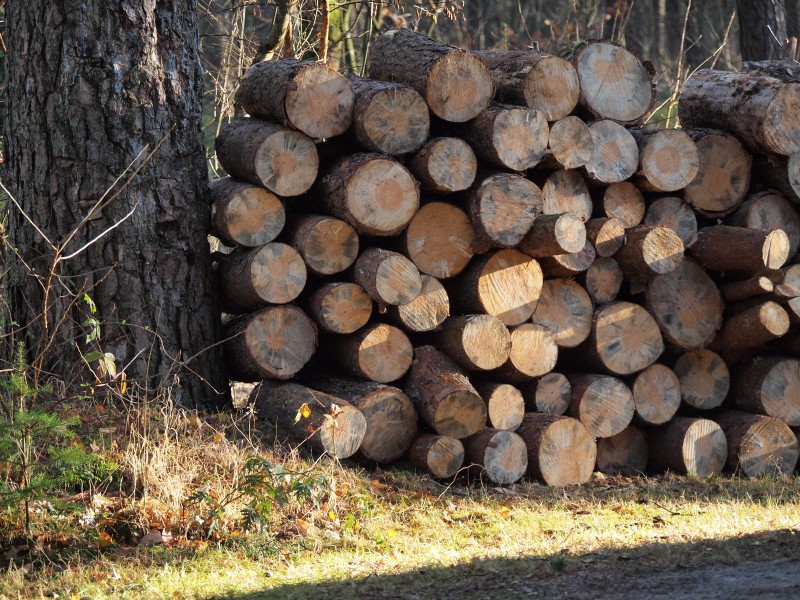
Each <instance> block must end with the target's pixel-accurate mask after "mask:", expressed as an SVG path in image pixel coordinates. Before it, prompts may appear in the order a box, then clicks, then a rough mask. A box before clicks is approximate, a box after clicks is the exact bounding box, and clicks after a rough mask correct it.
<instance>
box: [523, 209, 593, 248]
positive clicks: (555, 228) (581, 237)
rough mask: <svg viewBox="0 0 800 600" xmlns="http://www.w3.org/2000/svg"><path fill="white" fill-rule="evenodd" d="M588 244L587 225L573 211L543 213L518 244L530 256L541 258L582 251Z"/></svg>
mask: <svg viewBox="0 0 800 600" xmlns="http://www.w3.org/2000/svg"><path fill="white" fill-rule="evenodd" d="M584 245H586V226H585V225H584V224H583V221H581V219H580V218H579V217H578V216H577V215H575V214H573V213H565V214H563V215H541V216H539V217H538V218H537V219H536V220H535V221H534V222H533V227H531V229H530V231H528V233H527V234H526V235H525V237H524V238H522V240H521V241H520V242H519V244H517V248H519V249H520V250H522V251H523V252H524V253H525V254H527V255H528V256H532V257H534V258H540V257H544V256H555V255H557V254H571V253H574V252H580V251H581V250H582V249H583V247H584Z"/></svg>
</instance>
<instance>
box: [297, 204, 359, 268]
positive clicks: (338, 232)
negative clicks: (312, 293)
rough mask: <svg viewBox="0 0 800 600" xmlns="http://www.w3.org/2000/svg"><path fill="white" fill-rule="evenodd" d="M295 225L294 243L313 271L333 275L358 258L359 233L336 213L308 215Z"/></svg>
mask: <svg viewBox="0 0 800 600" xmlns="http://www.w3.org/2000/svg"><path fill="white" fill-rule="evenodd" d="M295 226H296V229H295V234H294V236H293V237H292V246H294V248H295V249H296V250H297V251H298V252H300V254H301V255H302V256H303V259H305V261H306V264H307V265H308V268H309V269H310V270H311V271H312V272H314V273H317V274H319V275H333V274H335V273H340V272H342V271H344V270H345V269H347V268H349V267H350V265H352V264H353V262H354V261H355V260H356V257H357V256H358V249H359V239H358V233H357V232H356V230H355V229H354V228H353V226H352V225H350V224H349V223H346V222H345V221H342V220H341V219H336V218H334V217H324V216H317V217H314V216H308V217H304V218H301V219H300V220H299V221H298V222H297V223H296V224H295Z"/></svg>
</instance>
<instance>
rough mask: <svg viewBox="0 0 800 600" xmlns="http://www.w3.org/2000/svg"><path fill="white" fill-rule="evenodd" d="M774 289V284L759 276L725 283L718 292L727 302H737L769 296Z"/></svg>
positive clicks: (768, 279)
mask: <svg viewBox="0 0 800 600" xmlns="http://www.w3.org/2000/svg"><path fill="white" fill-rule="evenodd" d="M774 289H775V284H774V283H772V281H771V280H770V278H769V277H764V276H760V277H753V278H752V279H744V280H742V281H732V282H730V283H726V284H724V285H721V286H720V288H719V291H720V293H721V294H722V297H723V298H724V299H725V300H726V301H727V302H739V301H741V300H749V299H750V298H755V297H756V296H763V295H764V294H770V293H771V292H772V291H773V290H774Z"/></svg>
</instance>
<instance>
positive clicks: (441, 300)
mask: <svg viewBox="0 0 800 600" xmlns="http://www.w3.org/2000/svg"><path fill="white" fill-rule="evenodd" d="M421 279H422V287H421V288H420V292H419V294H418V295H417V297H416V298H414V299H413V300H412V301H411V302H408V303H406V304H403V305H400V306H397V307H391V308H390V309H389V310H390V313H391V315H392V317H393V318H394V319H395V321H396V322H398V323H399V324H400V325H401V326H402V327H403V328H404V329H406V330H407V331H410V332H414V333H421V332H425V331H433V330H434V329H436V328H437V327H439V326H440V325H441V324H442V323H443V322H444V320H445V319H446V318H447V317H449V316H450V298H449V297H448V295H447V290H445V289H444V286H443V285H442V284H441V283H439V281H438V280H437V279H436V278H435V277H431V276H430V275H422V278H421Z"/></svg>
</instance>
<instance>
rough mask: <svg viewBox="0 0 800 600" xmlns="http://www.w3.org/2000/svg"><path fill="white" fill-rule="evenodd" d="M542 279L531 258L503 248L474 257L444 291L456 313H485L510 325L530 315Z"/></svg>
mask: <svg viewBox="0 0 800 600" xmlns="http://www.w3.org/2000/svg"><path fill="white" fill-rule="evenodd" d="M543 282H544V277H543V275H542V269H541V267H540V266H539V263H538V262H537V261H536V260H535V259H533V258H531V257H530V256H528V255H527V254H523V253H522V252H520V251H518V250H514V249H512V248H507V249H502V250H497V251H495V252H492V253H489V254H484V255H483V256H480V257H478V258H476V259H474V260H473V261H472V263H471V264H470V265H469V267H468V268H467V269H466V270H465V271H464V272H463V273H462V274H461V275H460V276H459V277H458V278H457V279H454V280H453V283H452V289H450V290H448V291H449V293H450V301H451V304H452V305H453V307H454V308H455V310H456V311H457V312H460V313H462V314H476V313H486V314H489V315H492V316H494V317H497V318H498V319H500V320H501V321H502V322H503V324H505V325H508V326H513V325H519V324H520V323H523V322H525V321H527V320H528V319H529V318H530V316H531V315H532V314H533V311H534V309H535V308H536V303H537V302H538V301H539V294H540V293H541V291H542V283H543Z"/></svg>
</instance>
